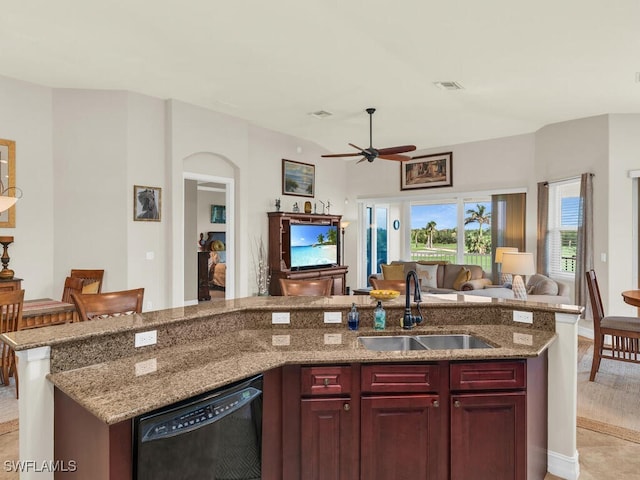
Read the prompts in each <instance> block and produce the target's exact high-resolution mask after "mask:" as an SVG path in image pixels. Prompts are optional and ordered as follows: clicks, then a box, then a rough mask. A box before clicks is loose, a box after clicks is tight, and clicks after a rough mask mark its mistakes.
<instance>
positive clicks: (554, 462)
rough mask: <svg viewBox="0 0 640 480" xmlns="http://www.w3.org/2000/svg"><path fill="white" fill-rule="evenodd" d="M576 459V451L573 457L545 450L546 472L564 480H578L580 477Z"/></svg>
mask: <svg viewBox="0 0 640 480" xmlns="http://www.w3.org/2000/svg"><path fill="white" fill-rule="evenodd" d="M578 457H579V455H578V451H577V450H576V453H575V455H574V456H573V457H567V456H566V455H562V454H561V453H556V452H552V451H551V450H547V471H548V472H549V473H551V474H553V475H555V476H556V477H560V478H564V479H566V480H578V477H579V476H580V463H579V462H578Z"/></svg>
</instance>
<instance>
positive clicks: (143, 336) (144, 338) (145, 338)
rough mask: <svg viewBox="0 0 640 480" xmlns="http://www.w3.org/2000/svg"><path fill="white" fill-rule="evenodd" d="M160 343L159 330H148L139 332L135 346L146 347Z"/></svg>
mask: <svg viewBox="0 0 640 480" xmlns="http://www.w3.org/2000/svg"><path fill="white" fill-rule="evenodd" d="M156 343H158V331H157V330H149V331H148V332H138V333H136V335H135V341H134V344H135V347H136V348H138V347H146V346H149V345H155V344H156Z"/></svg>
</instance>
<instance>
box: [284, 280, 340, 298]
mask: <svg viewBox="0 0 640 480" xmlns="http://www.w3.org/2000/svg"><path fill="white" fill-rule="evenodd" d="M280 290H281V291H282V295H285V296H322V297H329V296H331V291H332V290H333V278H319V279H317V280H295V279H293V278H281V279H280Z"/></svg>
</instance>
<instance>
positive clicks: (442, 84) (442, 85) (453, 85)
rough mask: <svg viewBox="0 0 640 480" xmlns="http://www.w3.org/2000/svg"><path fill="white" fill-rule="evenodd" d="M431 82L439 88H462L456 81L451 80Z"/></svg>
mask: <svg viewBox="0 0 640 480" xmlns="http://www.w3.org/2000/svg"><path fill="white" fill-rule="evenodd" d="M433 84H434V85H435V86H436V87H438V88H441V89H443V90H462V89H463V88H464V87H463V86H462V85H460V84H459V83H458V82H452V81H448V82H433Z"/></svg>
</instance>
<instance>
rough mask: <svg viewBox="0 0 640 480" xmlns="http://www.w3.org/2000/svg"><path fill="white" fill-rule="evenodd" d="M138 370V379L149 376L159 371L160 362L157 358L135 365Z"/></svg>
mask: <svg viewBox="0 0 640 480" xmlns="http://www.w3.org/2000/svg"><path fill="white" fill-rule="evenodd" d="M135 369H136V377H139V376H140V375H147V374H149V373H153V372H155V371H156V370H157V369H158V362H157V361H156V359H155V358H150V359H149V360H144V361H143V362H138V363H136V365H135Z"/></svg>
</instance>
